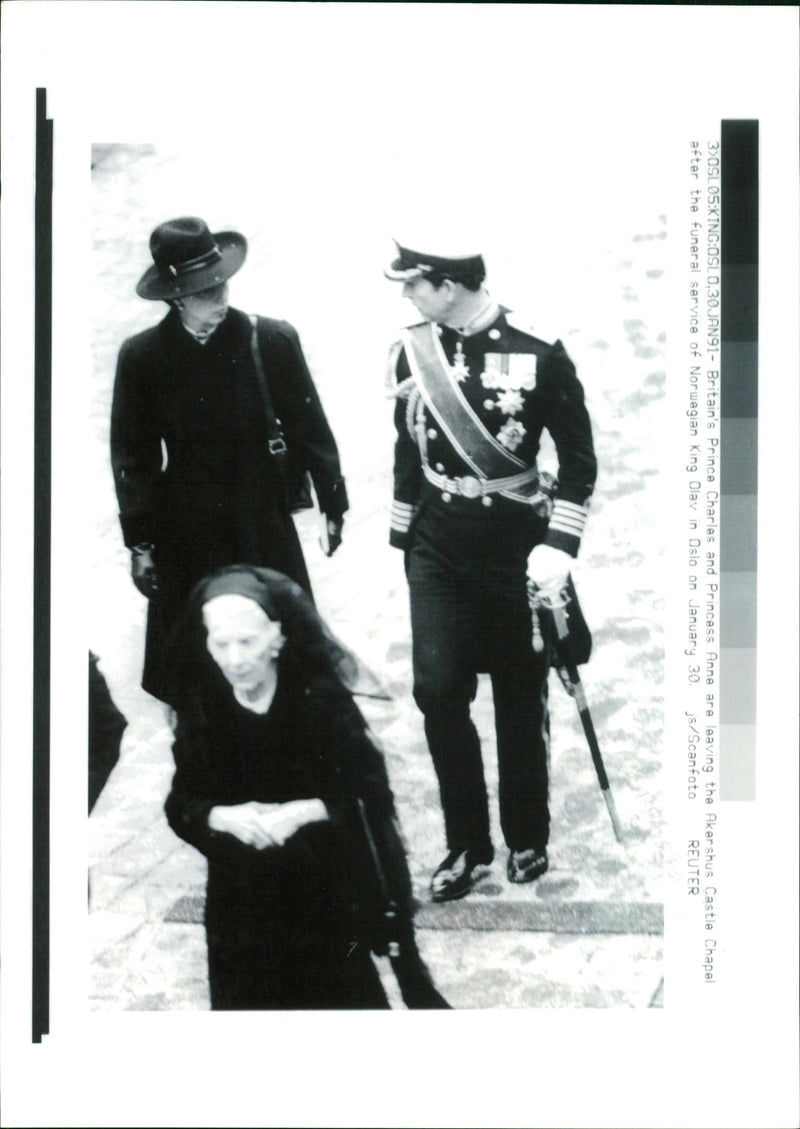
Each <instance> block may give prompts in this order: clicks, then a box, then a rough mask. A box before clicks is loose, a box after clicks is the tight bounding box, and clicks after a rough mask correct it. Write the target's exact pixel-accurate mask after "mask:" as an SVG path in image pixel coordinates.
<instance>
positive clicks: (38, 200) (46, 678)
mask: <svg viewBox="0 0 800 1129" xmlns="http://www.w3.org/2000/svg"><path fill="white" fill-rule="evenodd" d="M34 217H35V231H34V303H35V312H34V354H33V355H34V424H33V853H32V862H33V867H32V869H33V874H32V894H33V917H32V947H33V953H32V957H33V960H32V966H31V1013H32V1015H31V1018H32V1041H33V1042H34V1043H41V1041H42V1036H43V1035H46V1034H47V1033H48V1032H49V1030H50V545H51V534H50V510H51V504H50V502H51V494H50V491H51V479H50V474H51V469H52V453H51V443H50V439H51V431H52V425H51V402H52V335H53V297H52V283H53V123H52V121H51V120H49V119H48V118H47V91H46V90H43V89H41V88H39V89H37V91H36V197H35V206H34Z"/></svg>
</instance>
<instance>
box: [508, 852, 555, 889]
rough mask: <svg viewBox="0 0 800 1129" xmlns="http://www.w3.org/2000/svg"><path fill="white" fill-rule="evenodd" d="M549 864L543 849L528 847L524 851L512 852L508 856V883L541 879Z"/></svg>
mask: <svg viewBox="0 0 800 1129" xmlns="http://www.w3.org/2000/svg"><path fill="white" fill-rule="evenodd" d="M549 865H550V864H549V863H548V861H547V850H546V849H545V848H544V847H530V848H529V849H528V850H525V851H512V852H511V854H510V855H509V856H508V870H507V873H508V880H509V882H533V881H534V880H535V879H537V878H541V876H542V875H543V874H544V872H545V871H546V870H547V868H548V866H549Z"/></svg>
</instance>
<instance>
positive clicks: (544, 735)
mask: <svg viewBox="0 0 800 1129" xmlns="http://www.w3.org/2000/svg"><path fill="white" fill-rule="evenodd" d="M397 250H398V255H397V257H396V258H395V260H394V261H393V262H392V264H391V266H390V267H388V268H387V269H386V271H385V272H384V273H385V274H386V277H387V278H389V279H392V280H395V281H399V282H402V283H403V296H404V297H406V298H408V299H410V301H411V302H412V303H413V305H414V306H415V307H416V309H417V310H418V311H419V313H420V314H421V315H422V317H423V318H424V319H425V320H424V321H423V322H422V323H420V324H417V325H413V326H411V327H409V328H408V329H406V330H404V331H403V334H402V336H401V338H400V340H399V341H397V342H396V343H395V345H394V346H393V348H392V351H391V354H390V361H389V369H390V376H391V382H392V387H393V392H394V395H395V397H396V410H395V425H396V429H397V439H396V445H395V462H394V502H393V506H392V523H391V535H390V541H391V544H392V545H394V546H395V547H397V548H399V549H402V550H403V551H404V552H405V565H406V574H407V577H408V582H409V589H410V598H411V628H412V637H413V664H414V698H415V700H416V702H417V705H418V706H419V708H420V710H421V711H422V713H423V715H424V719H425V734H426V737H427V740H428V746H429V748H430V752H431V756H432V759H433V764H434V767H435V770H436V774H437V777H438V781H439V789H440V795H441V802H442V809H443V814H444V826H445V834H446V839H447V848H448V853H447V856H446V858H445V859H444V860H443V862H442V863H441V864H440V865H439V866H438V868H437V869H436V870H435V872H434V874H433V879H432V882H431V894H432V898H433V900H434V901H447V900H450V899H452V898H459V897H463V896H464V895H465V894H466V893H468V892H469V890H470V889H471V887H472V886H473V884H474V882H475V880H476V878H477V877H478V876H479V875H480V874H481V873H482V871H483V868H484V867H485V866H487V865H488V864H490V863H491V862H492V860H493V858H494V846H493V843H492V839H491V835H490V824H489V808H488V800H487V793H486V784H485V779H484V772H483V762H482V758H481V748H480V742H479V738H478V734H477V731H476V729H475V726H474V724H473V722H472V720H471V718H470V704H471V702H472V701H473V699H474V697H475V693H476V689H477V675H478V674H479V673H483V672H487V673H488V674H489V675H490V678H491V682H492V694H493V698H494V715H495V728H496V735H497V756H498V771H499V808H500V825H501V828H502V833H503V836H504V838H505V841H506V844H507V846H508V849H509V854H508V862H507V874H508V878H509V879H510V881H512V882H532V881H533V880H535V879H536V878H538V877H539V876H540V875H542V874H544V872H545V871H546V870H547V867H548V858H547V844H548V837H549V824H550V817H549V810H548V760H549V715H548V708H547V662H546V658H545V656H544V654H543V653H542V652H541V651H537V650H536V649H535V648H534V646H533V639H532V622H531V611H530V607H529V603H528V594H527V582H528V580H530V581H531V582H532V583H533V584H535V585H537V586H538V588H539V589H540V590H541V592H542V594H544V595H548V594H549V595H553V596H554V595H555V594H557V593H558V592H560V591H561V590H562V589H563V588H564V586H565V585H566V583H567V580H568V576H569V571H570V566H571V564H572V560H573V558H574V557H576V556H577V553H578V548H579V545H580V540H581V534H582V532H583V527H584V523H585V521H586V517H587V506H588V503H589V499H590V497H591V494H592V490H593V487H594V482H595V476H596V470H597V464H596V461H595V455H594V447H593V443H592V430H591V424H590V422H589V417H588V414H587V411H586V407H585V405H584V397H583V389H582V386H581V384H580V382H579V381H578V378H577V376H576V374H575V367H574V365H573V364H572V361H571V360H570V358H569V357H568V356H567V353H566V351H565V349H564V346H563V345H562V344H561V342H560V341H556V343H555V344H554V345H550V344H547V343H546V342H544V341H542V340H540V339H539V338H538V337H535V336H533V334H532V333H531V332H530V331H529V330H528V329H526V328H523V327H521V325H520V323H519V322H518V321H517V319H516V318H515V316H514V315H513V314H512V312H511V311H510V310H507V309H506V308H504V307H503V306H500V305H498V304H497V302H496V301H495V300H494V299H493V298H492V297H491V295H490V294H489V293H488V291H487V290H486V288H485V287H484V279H485V274H486V272H485V267H484V261H483V258H482V256H481V255H480V254H479V253H469V254H463V253H459V254H452V253H449V252H448V251H446V250H444V249H442V248H438V249H437V248H433V249H430V250H413V249H412V248H411V247H408V246H403V245H401V244H399V243H398V244H397ZM434 252H436V253H434ZM543 429H546V430H547V431H548V432H549V434H550V436H551V437H552V439H553V442H554V444H555V447H556V451H557V455H558V463H559V474H558V481H557V483H556V482H554V481H553V479H552V477H550V478H549V480H548V479H547V476H542V477H541V478H540V476H539V474H538V472H537V467H536V456H537V452H538V450H539V440H540V436H541V433H542V431H543Z"/></svg>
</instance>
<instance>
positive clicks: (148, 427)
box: [111, 309, 347, 697]
mask: <svg viewBox="0 0 800 1129" xmlns="http://www.w3.org/2000/svg"><path fill="white" fill-rule="evenodd" d="M251 332H252V326H251V323H250V320H249V318H248V317H247V315H246V314H244V313H243V312H242V311H240V310H236V309H230V310H229V311H228V314H227V316H226V318H225V320H224V321H223V322H222V324H221V325H220V326H219V328H218V329H217V330H216V332H215V333H214V334H213V335H212V336H211V338H210V339H209V340H208V342H207V343H206V344H205V345H200V344H199V343H198V342H197V341H196V340H195V339H194V338H193V337H192V336H191V335H190V334H189V333H188V332H187V331H186V330H185V329H184V327H183V325H182V324H181V321H180V317H179V316H178V313H177V311H176V310H174V309H171V310H170V311H169V313H168V314H167V315H166V317H165V318H164V319H163V321H161V322H160V323H159V324H158V325H156V326H155V327H153V328H152V329H148V330H145V331H144V332H143V333H139V334H137V335H136V336H135V337H131V338H129V339H128V340H127V341H126V342H125V343H124V344H123V346H122V349H121V350H120V354H119V359H118V363H117V373H116V380H115V385H114V398H113V405H112V412H111V464H112V470H113V474H114V483H115V486H116V492H117V500H118V504H119V517H120V523H121V526H122V533H123V538H124V541H125V544H126V546H128V547H129V548H130V547H132V546H134V545H137V544H140V543H143V542H149V543H151V544H152V545H153V546H154V549H155V561H156V566H157V570H158V576H159V592H158V594H157V595H156V596H155V597H154V598H153V599H152V600H151V601H150V606H149V609H148V625H147V642H146V649H145V666H144V674H143V678H142V685H143V686H144V688H145V689H146V690H148V691H149V692H150V693H152V694H154V695H155V696H156V697H163V696H164V694H165V692H166V691H165V673H164V670H163V661H164V649H165V644H166V641H167V639H168V638H169V635H170V633H171V631H172V629H173V628H174V625H175V622H176V619H177V616H178V614H179V612H180V610H181V609H182V607H183V604H184V602H185V600H186V596H187V595H188V593H189V591H190V590H191V588H192V586H193V585H194V584H195V583H196V582H197V581H198V580H200V579H201V578H202V577H203V576H205V575H207V574H208V573H209V572H211V571H212V570H213V569H215V568H217V567H219V566H221V565H226V564H239V563H247V564H254V565H264V566H267V567H270V568H274V569H277V570H278V571H280V572H283V573H286V575H288V576H290V577H291V578H292V579H293V580H296V581H297V582H298V583H299V584H301V585H302V586H303V588H305V589H306V591H308V592H310V589H311V586H310V582H309V578H308V572H307V570H306V566H305V562H304V560H303V554H302V551H301V548H300V542H299V540H298V537H297V533H296V531H295V527H294V523H293V521H292V518H291V513H290V506H289V501H288V499H287V496H286V490H285V489H284V486H283V481H282V476H281V474H280V472H279V468H278V466H277V465H276V461H275V457H274V456H273V455H271V454H270V453H269V450H268V435H267V423H266V417H265V412H264V406H263V399H262V394H261V391H260V388H259V385H258V381H257V375H256V370H255V364H254V362H253V357H252V352H251V346H250V338H251ZM258 340H259V345H260V350H261V357H262V361H263V365H264V369H265V372H266V376H267V380H268V383H269V388H270V394H271V398H272V404H273V409H274V413H275V415H276V416H277V417H278V419H280V421H281V424H282V428H283V431H284V433H285V436H286V442H287V444H288V447H289V450H290V452H291V456H292V459H293V461H294V464H295V466H296V467H297V468H299V469H300V470H308V471H310V473H311V476H312V478H313V481H314V486H315V489H316V493H317V496H318V499H319V503H320V508H321V509H322V511H323V513H326V514H327V515H328V516H329V517H331V518H335V519H338V518H340V517H341V516H342V514H343V513H344V511H345V510H346V509H347V492H346V489H345V484H344V480H343V478H342V472H341V467H340V462H339V454H338V451H337V447H336V442H335V440H334V437H333V434H332V432H331V429H330V426H329V425H328V421H327V419H326V417H325V413H324V410H323V408H322V404H321V403H320V399H319V396H318V394H317V391H316V388H315V387H314V383H313V380H312V378H311V374H310V373H309V370H308V366H307V365H306V362H305V358H304V356H303V352H302V349H301V346H300V341H299V338H298V336H297V333H296V332H295V330H294V329H293V327H292V326H291V325H289V323H288V322H284V321H275V320H273V319H270V318H259V319H258Z"/></svg>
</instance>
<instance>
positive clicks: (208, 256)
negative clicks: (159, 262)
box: [167, 243, 222, 278]
mask: <svg viewBox="0 0 800 1129" xmlns="http://www.w3.org/2000/svg"><path fill="white" fill-rule="evenodd" d="M221 258H222V252H221V251H220V249H219V247H218V246H217V245H216V243H215V244H214V246H213V247H212V248H211V250H210V251H206V253H205V255H198V257H197V258H196V259H187V260H186V261H185V262H183V263H176V264H173V263H167V270H168V271H169V273H170V274H171V275H172V276H173V278H179V277H180V276H181V275H183V274H191V273H192V271H196V270H202V269H203V267H207V266H210V265H211V263H218V262H219V261H220V259H221Z"/></svg>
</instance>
